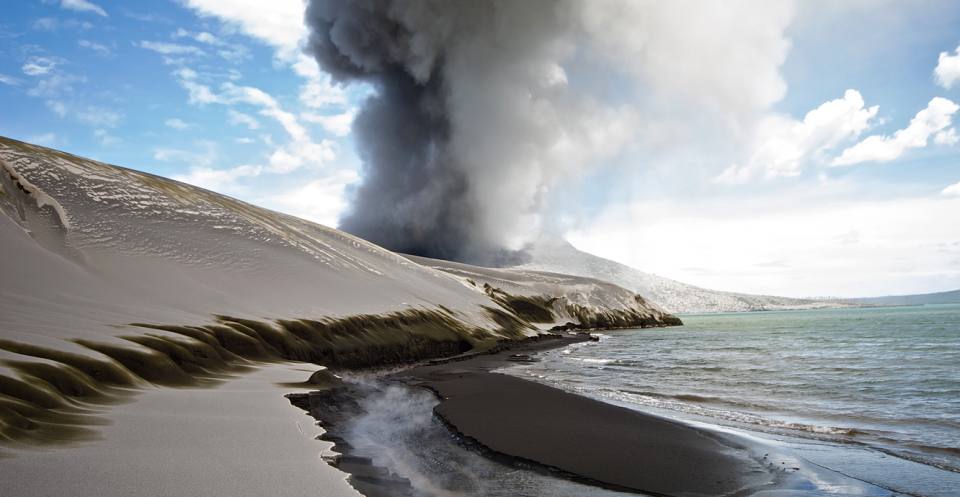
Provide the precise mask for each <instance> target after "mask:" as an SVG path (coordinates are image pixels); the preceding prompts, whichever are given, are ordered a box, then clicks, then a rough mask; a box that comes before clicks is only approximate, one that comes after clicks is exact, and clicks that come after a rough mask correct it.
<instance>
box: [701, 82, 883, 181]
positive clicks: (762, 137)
mask: <svg viewBox="0 0 960 497" xmlns="http://www.w3.org/2000/svg"><path fill="white" fill-rule="evenodd" d="M878 109H879V107H878V106H876V105H874V106H872V107H865V106H864V101H863V97H862V96H861V95H860V92H858V91H856V90H847V91H846V92H845V93H844V94H843V97H842V98H838V99H836V100H831V101H829V102H825V103H823V104H821V105H820V106H819V107H817V108H816V109H813V110H811V111H810V112H808V113H807V114H806V116H804V118H803V120H802V121H797V120H795V119H792V118H790V117H785V116H779V115H772V116H769V117H767V118H765V119H764V120H763V121H761V123H760V125H759V126H757V131H756V138H755V139H754V144H753V146H752V153H751V155H750V158H749V160H748V161H747V162H746V163H745V164H743V165H732V166H730V167H729V168H727V169H726V170H725V171H724V172H723V173H722V174H721V175H720V176H719V177H718V178H717V180H718V181H719V182H722V183H743V182H746V181H748V180H750V179H752V178H754V177H756V176H763V177H765V178H774V177H778V176H797V175H799V174H800V172H801V171H802V169H803V167H804V166H805V165H807V163H808V162H810V161H812V160H822V155H823V154H824V153H825V152H826V151H828V150H831V149H834V148H835V147H837V146H838V145H840V144H842V143H843V142H845V141H846V140H849V139H852V138H856V137H857V136H859V135H860V134H861V133H863V131H865V130H866V129H867V128H869V127H870V125H871V122H872V121H873V119H874V118H875V117H876V115H877V111H878Z"/></svg>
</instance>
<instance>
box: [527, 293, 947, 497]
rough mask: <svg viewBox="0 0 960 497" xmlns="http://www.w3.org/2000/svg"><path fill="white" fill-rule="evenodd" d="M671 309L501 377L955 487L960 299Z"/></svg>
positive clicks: (921, 490) (913, 486) (920, 488)
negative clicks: (676, 319) (658, 322)
mask: <svg viewBox="0 0 960 497" xmlns="http://www.w3.org/2000/svg"><path fill="white" fill-rule="evenodd" d="M681 317H682V319H683V320H684V323H685V326H684V327H679V328H666V329H643V330H623V331H611V332H607V333H606V334H605V335H606V336H605V337H604V339H603V340H601V341H600V342H599V343H590V344H584V345H578V346H574V347H570V348H568V349H565V350H556V351H551V352H548V353H546V354H543V356H542V362H539V363H534V364H530V365H524V366H519V367H517V368H513V369H512V370H511V372H512V373H513V374H518V375H522V376H526V377H533V378H535V379H538V380H540V381H544V382H547V383H551V384H554V385H556V386H559V387H561V388H564V389H567V390H570V391H574V392H578V393H583V394H587V395H590V396H594V397H598V398H601V399H605V400H608V401H612V402H617V403H622V404H625V405H629V406H633V407H635V408H637V409H640V410H646V411H652V412H657V413H660V414H664V415H668V416H671V417H676V418H679V419H686V420H690V421H696V422H703V423H708V424H713V425H717V426H723V427H728V428H731V429H737V430H744V431H745V432H747V433H755V434H761V435H762V436H765V437H768V438H770V437H772V438H777V439H779V440H787V441H790V440H800V441H801V443H799V444H795V445H798V447H800V448H801V452H803V451H804V450H806V451H808V452H810V453H814V454H816V457H819V458H820V459H822V460H823V461H831V462H830V464H831V465H833V466H834V467H833V468H832V469H835V470H838V471H849V472H852V473H857V474H858V475H863V477H864V478H870V479H873V481H880V482H881V483H884V482H885V484H886V485H887V486H888V487H892V488H897V489H898V490H900V491H905V492H910V493H913V494H916V495H960V474H958V472H960V305H939V306H924V307H900V308H870V309H836V310H816V311H785V312H761V313H735V314H706V315H687V316H681ZM778 437H779V438H778ZM803 440H807V441H809V443H806V444H804V443H803V442H802V441H803ZM791 443H792V442H791ZM823 447H834V448H837V450H825V449H823ZM845 451H846V452H845ZM821 453H822V454H821ZM907 461H911V462H909V463H908V462H907ZM918 463H919V464H918ZM836 466H839V467H836ZM898 472H899V473H901V474H898Z"/></svg>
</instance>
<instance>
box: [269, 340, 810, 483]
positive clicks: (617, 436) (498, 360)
mask: <svg viewBox="0 0 960 497" xmlns="http://www.w3.org/2000/svg"><path fill="white" fill-rule="evenodd" d="M588 340H590V338H589V335H588V334H583V333H581V334H577V335H565V336H560V337H557V338H550V339H540V340H536V341H526V342H521V343H517V344H511V346H507V347H506V348H505V349H504V350H500V351H498V352H494V353H483V354H473V355H470V356H469V357H465V358H448V359H441V360H435V361H431V363H429V364H425V365H420V366H415V367H413V368H410V369H407V370H403V371H400V372H396V373H392V374H389V375H387V376H385V377H383V378H382V379H383V380H385V382H384V383H387V384H390V383H393V384H401V385H404V386H407V387H417V388H423V389H426V390H429V391H431V392H432V393H433V395H434V396H436V398H437V399H439V403H438V404H436V405H435V406H434V407H433V411H432V412H433V415H434V416H435V418H437V419H438V420H439V421H440V423H441V424H442V425H444V426H445V427H446V428H447V430H449V431H450V433H452V434H453V435H454V436H455V437H456V438H457V440H458V443H459V445H461V446H462V447H465V448H466V449H467V450H470V451H472V452H474V453H478V454H480V455H482V456H484V457H486V458H489V459H491V460H493V461H496V462H498V463H501V464H503V465H506V466H509V467H515V468H520V469H524V470H528V471H534V472H538V473H541V474H545V475H549V476H553V477H558V478H562V479H564V480H568V481H573V482H577V483H582V484H587V485H591V486H594V487H598V488H602V489H607V490H613V491H625V492H633V493H642V494H646V495H652V496H658V497H659V496H678V495H688V496H689V495H703V496H708V495H734V496H735V495H744V494H749V493H752V492H754V491H757V490H760V489H763V488H769V487H771V486H773V485H776V484H777V483H779V482H780V480H781V479H782V476H783V473H784V471H789V469H792V468H786V469H781V468H776V464H775V463H774V462H773V460H772V459H771V460H769V461H765V460H761V459H760V457H759V454H760V452H761V451H760V450H759V449H757V448H756V447H752V446H749V442H747V441H745V440H741V439H735V438H734V437H731V436H727V435H724V434H721V433H716V432H711V431H707V430H704V429H701V428H696V427H693V426H689V425H686V424H683V423H679V422H676V421H672V420H668V419H666V418H662V417H659V416H656V415H652V414H646V413H642V412H638V411H635V410H632V409H628V408H625V407H621V406H615V405H612V404H608V403H605V402H601V401H598V400H594V399H591V398H588V397H584V396H580V395H575V394H571V393H567V392H564V391H561V390H559V389H556V388H553V387H550V386H547V385H543V384H540V383H536V382H533V381H530V380H526V379H522V378H517V377H513V376H509V375H505V374H501V373H495V372H493V371H494V370H496V369H499V368H501V367H504V366H508V365H511V364H514V363H515V362H516V361H520V362H522V361H525V360H529V356H530V354H534V353H536V352H541V351H545V350H549V349H555V348H561V347H565V346H568V345H573V344H576V343H581V342H585V341H588ZM511 356H519V357H515V358H514V360H511ZM458 359H459V360H458ZM351 388H352V387H350V386H347V387H343V388H334V389H331V390H326V391H322V392H312V393H310V394H295V395H289V396H288V398H289V399H290V401H291V403H293V404H294V405H297V406H298V407H300V408H302V409H304V410H306V411H308V412H309V413H310V414H311V415H313V416H314V417H315V418H316V419H317V420H318V421H319V422H320V423H319V424H320V425H321V426H323V427H324V429H325V430H326V431H327V433H326V434H325V435H322V436H320V437H319V438H320V439H322V440H326V441H328V442H333V443H334V444H335V446H334V448H333V450H335V451H337V452H339V453H340V454H341V455H340V456H334V457H331V458H327V462H328V463H330V464H331V465H333V466H335V467H338V468H339V469H341V470H342V471H345V472H347V473H350V474H351V477H350V481H351V482H352V483H353V484H354V485H355V486H357V488H358V489H360V488H362V490H361V491H362V492H363V493H364V494H366V495H370V496H374V497H376V496H379V495H397V492H398V490H399V491H401V492H409V491H412V487H410V482H409V481H408V480H406V479H405V478H403V477H400V476H398V475H396V474H393V473H391V472H390V471H389V469H388V468H385V467H382V466H377V465H376V463H375V462H374V461H372V460H371V459H370V458H365V457H357V453H356V452H355V451H354V447H353V446H352V445H351V444H350V440H349V439H348V438H347V437H345V436H344V434H345V432H349V430H348V429H347V428H346V426H347V425H348V424H349V418H350V416H355V415H356V414H357V412H358V411H357V410H358V409H361V403H362V396H363V395H364V393H363V392H362V390H357V389H351ZM331 406H332V407H331ZM348 413H349V414H348ZM400 495H406V494H403V493H400Z"/></svg>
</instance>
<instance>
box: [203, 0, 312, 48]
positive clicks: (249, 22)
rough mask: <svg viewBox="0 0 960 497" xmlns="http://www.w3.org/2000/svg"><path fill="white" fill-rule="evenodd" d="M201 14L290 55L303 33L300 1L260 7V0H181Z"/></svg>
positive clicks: (278, 0) (275, 1)
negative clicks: (216, 19) (218, 20)
mask: <svg viewBox="0 0 960 497" xmlns="http://www.w3.org/2000/svg"><path fill="white" fill-rule="evenodd" d="M184 4H185V5H187V6H188V7H190V8H192V9H193V10H194V11H196V12H197V13H198V14H200V15H201V16H205V17H216V18H218V19H220V20H221V21H223V22H225V23H227V24H229V25H232V26H234V27H237V28H240V29H241V30H242V31H243V32H245V33H248V34H249V35H251V36H253V37H254V38H257V39H259V40H261V41H263V42H266V43H267V44H269V45H270V46H272V47H274V48H275V49H277V51H278V53H279V54H280V55H282V56H285V57H292V56H293V55H294V54H295V53H296V51H297V45H298V43H299V42H300V40H301V39H303V37H304V36H305V34H306V27H304V25H303V9H304V6H303V1H302V0H273V1H271V2H270V8H264V5H263V2H262V1H260V0H184Z"/></svg>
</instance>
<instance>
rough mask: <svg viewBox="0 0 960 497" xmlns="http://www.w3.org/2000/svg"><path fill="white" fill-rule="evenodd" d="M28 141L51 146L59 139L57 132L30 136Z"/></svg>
mask: <svg viewBox="0 0 960 497" xmlns="http://www.w3.org/2000/svg"><path fill="white" fill-rule="evenodd" d="M26 141H27V142H28V143H33V144H36V145H43V146H47V147H50V146H53V145H54V144H56V143H57V141H59V140H58V139H57V135H56V133H44V134H42V135H33V136H28V137H27V139H26Z"/></svg>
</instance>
